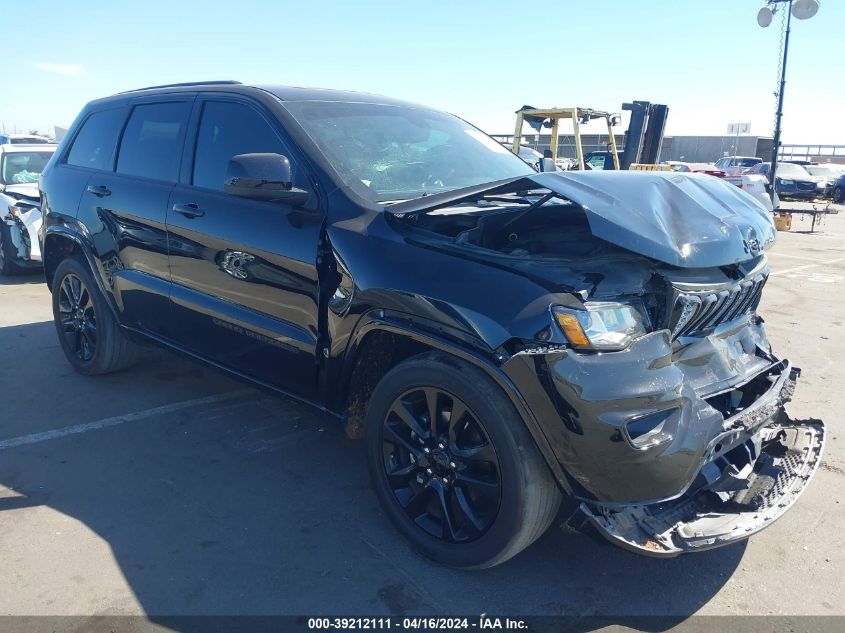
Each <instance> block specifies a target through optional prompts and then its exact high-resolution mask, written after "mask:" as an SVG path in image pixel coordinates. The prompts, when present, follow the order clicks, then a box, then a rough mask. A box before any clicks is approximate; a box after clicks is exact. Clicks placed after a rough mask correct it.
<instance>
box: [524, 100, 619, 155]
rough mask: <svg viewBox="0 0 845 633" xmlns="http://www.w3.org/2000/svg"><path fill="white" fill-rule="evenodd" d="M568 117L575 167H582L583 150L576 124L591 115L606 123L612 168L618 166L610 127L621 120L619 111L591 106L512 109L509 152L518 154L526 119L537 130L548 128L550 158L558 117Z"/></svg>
mask: <svg viewBox="0 0 845 633" xmlns="http://www.w3.org/2000/svg"><path fill="white" fill-rule="evenodd" d="M561 119H570V120H571V121H572V129H573V132H574V134H575V155H576V162H577V165H578V169H584V150H583V148H582V146H581V128H580V126H581V125H583V124H586V123H589V122H590V121H592V120H594V119H604V120H605V122H606V123H607V135H608V138H609V139H610V140H609V146H610V152H611V155H612V156H613V164H614V166H615V167H614V168H615V169H619V154H618V152H617V151H616V140H615V139H614V137H613V128H614V126H616V125H619V124H620V123H621V122H622V116H621V115H620V114H611V113H610V112H602V111H601V110H593V109H592V108H546V109H543V108H532V107H531V106H522V107H521V108H520V109H519V110H517V111H516V129H515V131H514V135H513V152H514V153H515V154H519V147H520V144H521V141H522V125H523V123H528V125H530V126H531V127H532V128H534V129H535V130H537V132H540V130H541V129H542V128H544V127H545V128H551V134H552V138H551V142H550V147H551V152H552V155H551V158H552V159H553V160H556V159H557V148H558V138H559V135H560V125H559V124H560V120H561Z"/></svg>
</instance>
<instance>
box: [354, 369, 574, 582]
mask: <svg viewBox="0 0 845 633" xmlns="http://www.w3.org/2000/svg"><path fill="white" fill-rule="evenodd" d="M366 433H367V451H368V460H369V467H370V474H371V476H372V480H373V485H374V487H375V490H376V493H377V495H378V497H379V500H380V501H381V504H382V506H383V507H384V510H385V512H386V513H387V515H388V516H389V517H390V518H391V520H392V521H393V522H394V524H395V525H396V527H397V528H398V529H399V531H400V532H402V533H403V534H404V535H405V536H406V537H407V538H408V539H409V540H410V541H411V542H412V543H413V545H414V546H415V548H416V549H417V550H418V551H420V552H421V553H422V554H424V555H425V556H427V557H428V558H431V559H433V560H435V561H437V562H438V563H441V564H443V565H447V566H450V567H457V568H465V569H483V568H487V567H493V566H494V565H498V564H500V563H502V562H504V561H506V560H508V559H509V558H511V557H512V556H514V555H516V554H517V553H519V552H520V551H522V550H523V549H525V548H526V547H528V546H529V545H530V544H531V543H533V542H534V541H535V540H536V539H537V538H539V537H540V536H541V535H542V534H543V532H545V531H546V529H547V528H548V527H549V525H550V524H551V522H552V520H553V519H554V517H555V516H556V514H557V511H558V508H559V506H560V501H561V493H560V490H559V489H558V487H557V484H556V483H555V481H554V479H553V477H552V475H551V473H550V472H549V469H548V467H547V465H546V464H545V462H544V461H543V458H542V456H541V455H540V452H539V450H538V449H537V446H536V444H535V443H534V440H533V438H532V437H531V435H530V434H529V432H528V430H527V429H526V428H525V424H524V422H523V421H522V419H521V418H520V417H519V415H518V414H517V412H516V410H515V409H514V407H513V405H512V404H511V402H510V401H509V400H508V398H507V396H506V395H505V394H504V392H503V391H502V390H501V389H500V388H499V387H498V385H496V384H495V383H494V382H493V381H492V380H491V379H490V378H489V377H488V376H487V375H486V374H485V373H484V372H482V371H481V370H479V369H478V368H476V367H473V366H472V365H469V364H467V363H464V362H462V361H460V360H458V359H454V358H452V357H450V356H448V355H446V354H440V353H427V354H422V355H420V356H416V357H413V358H411V359H409V360H407V361H405V362H403V363H401V364H400V365H397V366H396V367H394V368H393V369H392V370H391V371H390V372H388V373H387V375H386V376H385V377H384V378H383V379H382V380H381V382H380V383H379V384H378V386H377V387H376V389H375V392H374V393H373V396H372V398H371V400H370V403H369V406H368V409H367V420H366Z"/></svg>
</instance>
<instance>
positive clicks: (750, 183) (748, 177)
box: [725, 174, 780, 213]
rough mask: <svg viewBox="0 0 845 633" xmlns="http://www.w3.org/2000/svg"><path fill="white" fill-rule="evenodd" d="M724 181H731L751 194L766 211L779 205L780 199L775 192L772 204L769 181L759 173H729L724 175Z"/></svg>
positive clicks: (770, 210)
mask: <svg viewBox="0 0 845 633" xmlns="http://www.w3.org/2000/svg"><path fill="white" fill-rule="evenodd" d="M725 181H726V182H729V183H731V184H732V185H735V186H737V187H739V188H740V189H742V190H743V191H744V192H745V193H747V194H749V195H750V196H752V197H753V198H754V199H755V200H756V201H757V202H759V203H760V204H762V205H763V206H764V207H766V211H768V212H770V213H771V212H772V210H773V209H774V208H777V207H778V206H780V199H779V198H778V197H777V194H775V203H774V205H773V204H772V197H771V193H769V186H768V185H769V181H768V180H767V179H766V177H765V176H761V175H759V174H733V175H731V174H729V175H727V176H725Z"/></svg>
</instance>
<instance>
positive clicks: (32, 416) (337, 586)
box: [0, 217, 845, 621]
mask: <svg viewBox="0 0 845 633" xmlns="http://www.w3.org/2000/svg"><path fill="white" fill-rule="evenodd" d="M808 228H809V221H803V222H802V221H800V220H796V222H795V223H794V225H793V231H792V232H790V233H782V234H780V235H779V240H778V243H777V244H776V246H775V247H774V249H773V251H772V252H771V257H770V262H771V267H772V270H773V272H772V276H771V278H770V280H769V283H768V285H767V288H766V291H765V294H764V300H763V303H762V306H761V309H760V313H761V314H762V316H763V317H764V318H765V319H766V322H767V327H768V332H769V337H770V339H771V341H772V343H773V345H774V348H775V350H776V352H777V353H779V354H780V355H781V356H783V357H787V358H789V359H790V360H791V361H792V362H793V363H794V364H795V365H797V366H799V367H801V368H802V369H803V374H802V377H801V379H800V381H799V384H798V388H797V391H796V395H795V399H794V401H793V403H792V404H791V406H790V411H791V413H792V414H793V415H794V416H795V417H817V418H821V419H823V420H824V421H825V422H826V424H827V429H828V433H827V446H826V449H825V454H824V460H823V465H822V468H821V469H820V471H819V472H818V474H817V476H816V478H815V479H814V481H813V482H812V483H811V485H810V487H809V489H808V490H807V492H806V493H805V494H804V496H803V497H802V498H801V499H800V500H799V502H798V503H797V504H796V505H795V506H794V507H793V508H792V510H791V511H790V512H789V513H787V514H786V516H785V517H784V518H783V519H781V520H780V521H778V522H777V523H775V524H774V525H773V526H771V527H770V528H769V529H767V530H765V531H764V532H763V533H761V534H759V535H756V536H755V537H753V538H752V539H751V540H750V541H748V542H746V543H741V544H737V545H733V546H730V547H727V548H723V549H720V550H715V551H710V552H705V553H701V554H696V555H692V556H685V557H681V558H676V559H671V560H657V559H649V558H642V557H639V556H636V555H634V554H631V553H628V552H626V551H623V550H620V549H618V548H615V547H613V546H611V545H610V544H608V543H606V542H604V541H603V540H601V539H599V538H598V537H597V536H595V535H594V534H592V533H590V532H589V531H586V532H572V531H571V530H569V529H567V528H566V527H565V526H563V525H562V523H563V520H564V518H565V517H560V519H559V521H557V522H556V524H555V525H553V526H552V528H551V529H550V530H549V531H548V532H547V533H546V534H545V535H544V536H543V537H542V538H541V539H540V540H539V541H538V542H537V543H535V544H534V545H533V546H532V547H530V548H529V549H528V550H526V551H525V552H523V553H522V554H521V555H519V556H517V557H516V558H515V559H512V560H511V561H509V562H507V563H505V564H504V565H501V566H499V567H497V568H494V569H492V570H487V571H482V572H461V571H454V570H451V569H446V568H443V567H439V566H437V565H434V564H431V563H429V562H427V561H426V560H424V559H422V558H420V557H419V556H418V555H417V554H415V553H414V552H413V550H412V549H411V548H410V547H409V545H408V544H407V543H406V541H405V540H404V539H403V538H402V537H401V536H400V535H399V534H398V533H397V532H396V531H395V530H394V529H393V527H392V526H391V525H390V523H389V522H388V520H387V519H386V517H385V516H384V515H383V513H382V512H381V510H380V508H379V505H378V502H377V500H376V498H375V495H374V494H373V492H372V491H371V489H370V484H369V481H368V475H367V471H366V466H365V461H364V447H363V443H362V442H356V441H352V440H349V439H347V438H346V437H345V436H344V434H343V433H342V431H341V429H339V428H338V427H337V426H336V424H335V423H333V422H332V421H331V420H328V419H326V418H324V417H321V415H319V414H318V413H315V412H314V411H312V410H310V409H308V408H306V407H304V406H301V405H296V404H291V403H289V402H287V401H285V400H282V399H280V398H277V397H274V396H271V395H268V394H266V393H264V392H260V391H256V390H254V389H252V388H250V387H247V386H245V385H243V384H241V383H238V382H234V381H232V380H229V379H228V378H225V377H223V376H221V375H219V374H217V373H215V372H213V371H211V370H208V369H205V368H203V367H201V366H200V365H197V364H194V363H193V362H191V361H188V360H185V359H183V358H181V357H179V356H176V355H173V354H171V353H169V352H165V351H161V350H155V349H151V350H148V351H145V352H144V354H143V357H142V360H141V361H140V362H139V363H138V365H137V366H136V367H134V368H133V369H131V370H129V371H126V372H123V373H119V374H114V375H109V376H103V377H91V378H89V377H83V376H79V375H77V374H76V373H74V371H73V370H72V369H71V367H70V365H69V364H68V363H67V362H66V360H65V358H64V357H63V355H62V352H61V350H60V348H59V346H58V342H57V340H56V334H55V330H54V329H53V324H52V320H51V310H50V294H49V292H48V290H47V288H46V286H45V284H44V283H43V281H42V280H41V278H40V277H39V276H25V277H12V278H0V390H1V391H0V615H93V614H100V615H122V614H150V615H164V614H187V615H215V614H227V615H237V614H249V615H271V614H323V613H333V614H344V615H360V614H385V615H386V614H392V615H404V614H420V613H425V614H435V615H448V614H454V613H463V614H468V613H501V614H522V615H530V614H551V615H557V614H564V615H609V616H613V617H621V616H628V615H668V616H676V617H677V618H678V619H679V621H682V620H683V619H684V618H686V616H689V615H691V614H711V615H712V614H729V615H736V614H759V615H766V614H789V615H802V614H817V615H837V614H838V615H842V614H845V555H844V554H843V551H845V547H843V546H844V545H845V537H843V534H845V530H843V526H844V525H845V493H843V484H845V450H844V449H843V443H845V442H843V437H842V430H843V427H842V410H843V408H845V397H843V383H845V367H843V358H845V353H844V352H845V338H843V336H842V331H843V329H842V326H843V320H845V315H843V312H845V294H844V293H843V288H844V287H845V217H833V218H831V219H829V220H828V221H827V222H826V223H825V224H824V225H823V226H822V228H821V230H819V231H817V232H816V233H814V234H809V233H803V232H801V231H802V230H807V229H808Z"/></svg>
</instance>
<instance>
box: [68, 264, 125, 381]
mask: <svg viewBox="0 0 845 633" xmlns="http://www.w3.org/2000/svg"><path fill="white" fill-rule="evenodd" d="M53 321H54V322H55V325H56V333H57V334H58V335H59V343H60V344H61V346H62V351H63V352H64V353H65V356H66V357H67V359H68V361H69V362H70V364H71V365H73V368H74V369H75V370H76V371H78V372H79V373H80V374H86V375H95V374H108V373H111V372H115V371H120V370H122V369H126V368H128V367H130V366H131V365H132V364H133V363H134V362H135V359H136V357H137V347H136V345H135V344H134V343H133V342H132V341H131V340H129V337H128V336H127V335H126V333H125V332H124V331H123V330H122V329H121V328H120V326H119V325H118V323H117V321H116V320H115V318H114V315H113V314H112V311H111V309H110V308H109V306H108V305H107V304H106V299H105V297H103V295H102V294H101V293H100V291H99V289H98V288H97V285H96V282H95V281H94V278H93V277H92V275H91V272H90V270H89V268H88V266H87V265H86V264H85V263H84V262H82V261H81V260H79V259H77V258H75V257H69V258H67V259H65V260H63V261H62V262H61V263H60V264H59V265H58V267H57V268H56V272H55V274H54V275H53Z"/></svg>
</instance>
